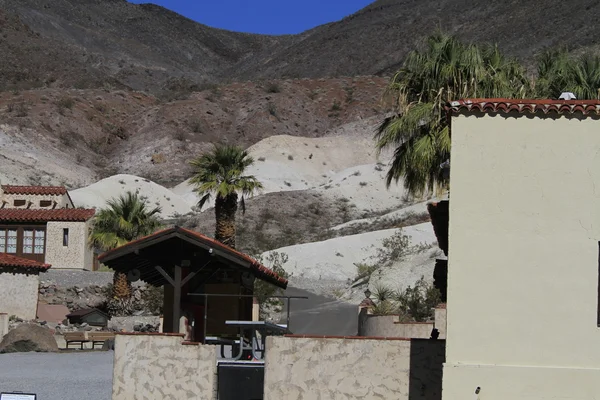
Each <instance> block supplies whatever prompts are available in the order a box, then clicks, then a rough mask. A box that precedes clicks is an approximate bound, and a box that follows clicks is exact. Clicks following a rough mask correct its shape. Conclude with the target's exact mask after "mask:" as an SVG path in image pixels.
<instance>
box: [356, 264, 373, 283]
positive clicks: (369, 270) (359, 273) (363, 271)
mask: <svg viewBox="0 0 600 400" xmlns="http://www.w3.org/2000/svg"><path fill="white" fill-rule="evenodd" d="M354 265H355V266H356V278H355V279H354V281H355V282H356V281H358V280H360V279H363V278H369V277H370V276H371V274H373V272H375V271H377V268H378V266H377V265H374V264H366V263H356V264H354Z"/></svg>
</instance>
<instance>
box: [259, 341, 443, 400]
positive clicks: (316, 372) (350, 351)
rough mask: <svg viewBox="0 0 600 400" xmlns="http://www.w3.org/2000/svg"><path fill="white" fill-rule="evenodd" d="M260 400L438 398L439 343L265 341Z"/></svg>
mask: <svg viewBox="0 0 600 400" xmlns="http://www.w3.org/2000/svg"><path fill="white" fill-rule="evenodd" d="M267 349H268V350H267V356H266V361H265V397H264V399H265V400H288V399H289V400H292V399H293V400H317V399H323V400H325V399H327V400H329V399H332V400H346V399H366V400H368V399H411V400H416V399H427V400H439V399H440V398H441V366H442V363H443V357H444V341H431V340H414V341H410V340H373V339H356V338H354V339H352V338H310V337H269V338H267Z"/></svg>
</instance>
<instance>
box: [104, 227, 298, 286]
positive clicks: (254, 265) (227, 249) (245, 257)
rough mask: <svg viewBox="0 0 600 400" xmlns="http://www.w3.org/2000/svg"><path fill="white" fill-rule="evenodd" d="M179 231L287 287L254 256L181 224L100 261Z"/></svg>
mask: <svg viewBox="0 0 600 400" xmlns="http://www.w3.org/2000/svg"><path fill="white" fill-rule="evenodd" d="M177 232H181V233H183V234H185V235H187V236H191V237H192V238H194V239H196V240H198V241H199V242H201V243H204V244H205V245H208V246H211V247H214V248H215V249H219V250H221V251H223V252H225V253H228V254H230V255H232V256H234V257H236V258H238V259H241V260H243V261H246V262H248V263H250V268H251V269H253V270H255V271H256V272H258V273H259V274H261V275H264V276H268V277H270V278H271V279H273V280H274V281H276V282H277V283H278V284H279V285H280V286H282V287H283V288H285V287H287V284H288V280H287V279H285V278H283V277H281V276H279V275H278V274H277V273H276V272H274V271H273V270H271V269H270V268H267V267H265V266H264V265H262V264H261V263H259V262H258V261H256V260H255V259H254V258H252V257H250V256H248V255H247V254H244V253H242V252H240V251H237V250H235V249H233V248H231V247H229V246H227V245H225V244H223V243H221V242H218V241H216V240H214V239H211V238H209V237H208V236H205V235H203V234H201V233H199V232H194V231H192V230H189V229H185V228H181V227H179V226H176V227H174V228H167V229H163V230H160V231H158V232H155V233H153V234H152V235H148V236H145V237H143V238H140V239H137V240H134V241H131V242H129V243H127V244H125V245H123V246H121V247H117V248H116V249H113V250H110V251H107V252H105V253H103V254H101V255H100V256H99V257H98V261H100V262H104V261H105V260H106V259H107V258H108V257H109V256H111V255H112V254H115V253H116V252H118V251H122V249H124V248H127V247H130V246H135V244H138V243H140V242H143V241H148V239H154V238H156V237H159V236H163V235H165V236H166V235H169V234H172V233H177Z"/></svg>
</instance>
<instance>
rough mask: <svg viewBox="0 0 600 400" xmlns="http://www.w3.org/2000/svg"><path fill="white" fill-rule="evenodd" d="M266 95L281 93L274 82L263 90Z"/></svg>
mask: <svg viewBox="0 0 600 400" xmlns="http://www.w3.org/2000/svg"><path fill="white" fill-rule="evenodd" d="M265 90H266V91H267V93H279V92H281V88H280V87H279V85H278V84H277V83H276V82H270V83H269V84H268V85H267V87H266V88H265Z"/></svg>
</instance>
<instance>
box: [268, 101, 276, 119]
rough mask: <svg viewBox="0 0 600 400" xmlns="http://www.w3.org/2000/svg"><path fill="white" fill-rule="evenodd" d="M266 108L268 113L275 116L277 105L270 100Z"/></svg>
mask: <svg viewBox="0 0 600 400" xmlns="http://www.w3.org/2000/svg"><path fill="white" fill-rule="evenodd" d="M267 110H268V111H269V114H271V115H272V116H274V117H275V118H277V106H276V105H275V104H273V103H272V102H269V103H268V104H267Z"/></svg>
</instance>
